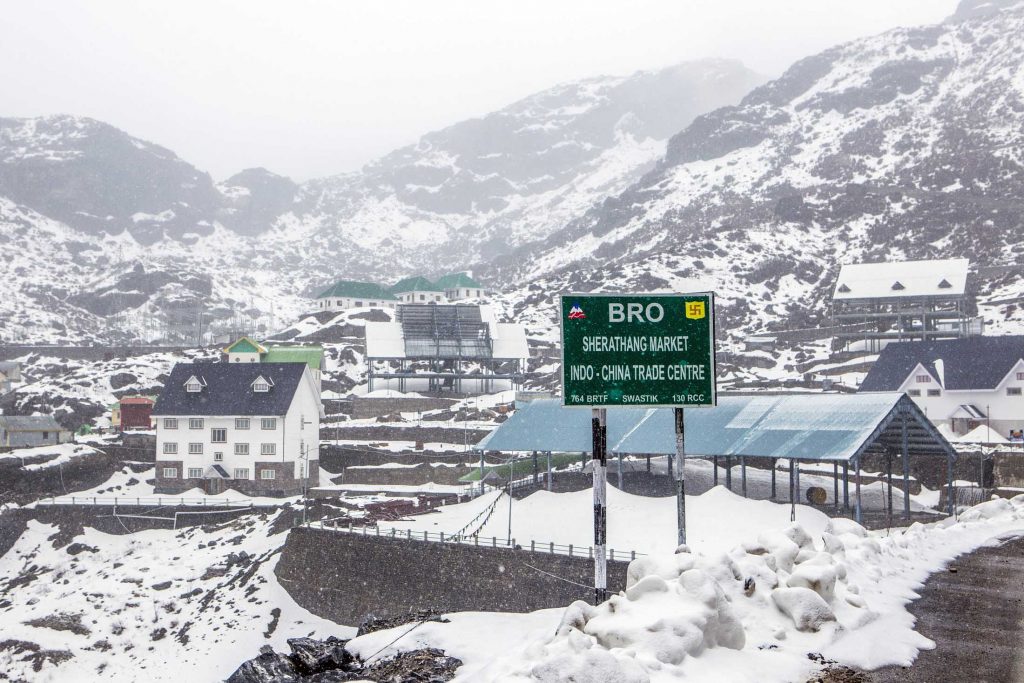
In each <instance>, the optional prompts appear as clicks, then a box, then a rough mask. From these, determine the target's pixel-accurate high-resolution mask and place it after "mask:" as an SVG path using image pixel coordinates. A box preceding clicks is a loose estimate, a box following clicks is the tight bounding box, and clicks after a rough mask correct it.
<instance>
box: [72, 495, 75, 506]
mask: <svg viewBox="0 0 1024 683" xmlns="http://www.w3.org/2000/svg"><path fill="white" fill-rule="evenodd" d="M71 504H72V505H74V504H75V497H74V496H71Z"/></svg>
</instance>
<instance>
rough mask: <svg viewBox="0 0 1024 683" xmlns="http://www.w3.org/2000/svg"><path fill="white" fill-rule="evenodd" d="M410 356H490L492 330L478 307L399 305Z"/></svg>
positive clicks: (399, 314)
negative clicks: (484, 320) (482, 317)
mask: <svg viewBox="0 0 1024 683" xmlns="http://www.w3.org/2000/svg"><path fill="white" fill-rule="evenodd" d="M397 315H398V322H400V323H401V325H402V337H403V339H404V340H405V355H406V357H408V358H491V357H492V347H491V332H490V327H489V326H488V324H487V323H485V322H483V320H482V319H481V317H480V307H479V306H467V305H455V306H444V305H441V306H439V305H434V304H431V305H428V306H424V305H411V306H399V307H398V311H397Z"/></svg>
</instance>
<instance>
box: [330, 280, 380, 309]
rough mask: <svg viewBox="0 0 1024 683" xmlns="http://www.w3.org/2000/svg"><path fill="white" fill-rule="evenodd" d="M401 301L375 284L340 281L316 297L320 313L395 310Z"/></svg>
mask: <svg viewBox="0 0 1024 683" xmlns="http://www.w3.org/2000/svg"><path fill="white" fill-rule="evenodd" d="M398 303H399V299H398V298H397V297H396V296H395V295H394V294H392V293H391V291H389V290H388V289H387V288H385V287H381V286H380V285H378V284H374V283H373V282H355V281H353V280H339V281H338V282H335V283H334V284H333V285H331V286H330V287H328V288H327V289H325V290H324V291H322V292H320V294H318V295H317V297H316V310H318V311H347V310H349V309H350V308H381V309H393V308H394V307H395V306H396V305H397V304H398Z"/></svg>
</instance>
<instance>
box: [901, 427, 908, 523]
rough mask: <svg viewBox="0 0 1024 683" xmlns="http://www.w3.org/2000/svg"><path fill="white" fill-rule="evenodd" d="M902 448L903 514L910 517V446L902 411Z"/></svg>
mask: <svg viewBox="0 0 1024 683" xmlns="http://www.w3.org/2000/svg"><path fill="white" fill-rule="evenodd" d="M901 422H902V424H901V431H902V442H903V443H902V450H901V452H900V456H901V457H902V458H903V516H904V517H905V518H906V519H910V447H909V446H908V444H907V414H906V413H903V419H902V420H901Z"/></svg>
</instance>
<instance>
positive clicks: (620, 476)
mask: <svg viewBox="0 0 1024 683" xmlns="http://www.w3.org/2000/svg"><path fill="white" fill-rule="evenodd" d="M615 455H616V457H617V458H618V461H619V490H620V491H625V490H626V489H624V488H622V453H616V454H615Z"/></svg>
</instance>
